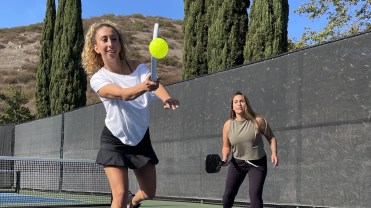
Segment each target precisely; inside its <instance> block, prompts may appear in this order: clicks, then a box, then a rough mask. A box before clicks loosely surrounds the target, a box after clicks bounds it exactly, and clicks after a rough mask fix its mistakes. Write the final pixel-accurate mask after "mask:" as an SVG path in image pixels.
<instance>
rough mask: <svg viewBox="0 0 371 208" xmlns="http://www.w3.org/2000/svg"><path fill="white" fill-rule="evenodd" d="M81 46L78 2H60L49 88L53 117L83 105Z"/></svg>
mask: <svg viewBox="0 0 371 208" xmlns="http://www.w3.org/2000/svg"><path fill="white" fill-rule="evenodd" d="M83 44H84V32H83V27H82V19H81V0H59V1H58V11H57V18H56V22H55V27H54V42H53V61H52V68H51V83H50V88H49V90H50V105H51V114H52V115H56V114H59V113H62V112H64V111H69V110H72V109H75V108H78V107H81V106H85V104H86V84H87V80H86V74H85V72H84V69H83V67H82V65H81V58H80V57H81V52H82V48H83Z"/></svg>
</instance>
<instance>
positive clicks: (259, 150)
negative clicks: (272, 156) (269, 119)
mask: <svg viewBox="0 0 371 208" xmlns="http://www.w3.org/2000/svg"><path fill="white" fill-rule="evenodd" d="M228 138H229V142H230V143H231V145H232V154H233V157H234V158H236V159H240V160H258V159H260V158H262V157H264V156H265V151H264V142H263V139H262V134H261V133H259V132H258V131H257V129H256V128H255V125H254V123H253V122H252V121H248V120H245V121H236V120H231V123H230V126H229V130H228Z"/></svg>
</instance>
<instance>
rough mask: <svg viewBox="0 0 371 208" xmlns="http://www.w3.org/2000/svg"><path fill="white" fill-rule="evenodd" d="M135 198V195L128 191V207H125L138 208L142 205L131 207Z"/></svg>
mask: <svg viewBox="0 0 371 208" xmlns="http://www.w3.org/2000/svg"><path fill="white" fill-rule="evenodd" d="M134 196H135V194H133V193H131V192H130V191H129V196H128V202H129V203H128V205H127V206H126V207H127V208H138V207H140V205H142V204H141V203H138V204H136V205H133V203H132V199H133V197H134Z"/></svg>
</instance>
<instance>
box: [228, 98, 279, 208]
mask: <svg viewBox="0 0 371 208" xmlns="http://www.w3.org/2000/svg"><path fill="white" fill-rule="evenodd" d="M263 136H264V137H265V138H266V139H267V140H268V142H269V145H270V149H271V153H272V154H271V162H272V165H273V167H276V166H277V165H278V159H277V140H276V137H275V136H274V134H273V132H272V130H271V128H270V127H269V125H268V123H267V122H266V120H265V119H264V117H262V116H260V115H257V114H256V113H255V112H254V111H253V110H252V108H251V106H250V103H249V101H248V100H247V98H246V96H244V95H243V94H242V93H241V92H240V91H237V92H236V93H235V94H234V95H233V96H232V99H231V113H230V117H229V119H228V120H227V121H226V122H225V124H224V127H223V146H222V160H223V162H224V163H225V164H228V165H229V167H228V173H227V179H226V185H225V190H224V195H223V207H224V208H230V207H232V206H233V203H234V199H235V197H236V195H237V193H238V189H239V187H240V186H241V184H242V182H243V181H244V179H245V177H246V175H248V179H249V195H250V207H251V208H262V207H263V186H264V181H265V177H266V175H267V157H266V153H265V151H264V143H263V140H262V138H263ZM231 153H232V158H231V160H230V161H229V162H228V158H229V155H230V154H231Z"/></svg>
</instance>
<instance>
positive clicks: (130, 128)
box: [90, 64, 157, 146]
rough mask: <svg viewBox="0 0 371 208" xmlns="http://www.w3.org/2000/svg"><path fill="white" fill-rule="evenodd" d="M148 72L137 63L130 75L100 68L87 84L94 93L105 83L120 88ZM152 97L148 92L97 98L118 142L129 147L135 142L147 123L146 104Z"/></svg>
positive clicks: (134, 81) (140, 79)
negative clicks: (137, 95) (129, 98)
mask: <svg viewBox="0 0 371 208" xmlns="http://www.w3.org/2000/svg"><path fill="white" fill-rule="evenodd" d="M149 73H150V71H149V69H148V67H147V66H146V65H145V64H140V65H139V66H138V67H137V68H136V69H135V70H134V71H133V72H132V73H131V74H130V75H121V74H116V73H113V72H111V71H109V70H107V69H105V68H104V67H102V68H101V69H100V70H99V71H97V72H96V73H95V74H94V75H93V76H92V78H91V79H90V86H91V88H92V89H93V90H94V91H95V92H97V93H98V91H99V89H100V88H102V87H103V86H105V85H107V84H115V85H117V86H120V87H122V88H129V87H134V86H135V85H137V84H139V83H141V82H143V81H144V80H145V79H146V78H147V77H148V76H149ZM156 98H157V97H156V95H155V94H153V93H152V92H148V91H147V92H145V93H144V94H143V95H141V96H139V97H137V98H136V99H135V100H121V99H107V98H103V97H100V99H101V101H102V103H103V105H104V107H105V108H106V119H105V124H106V126H107V128H108V129H109V130H110V131H111V132H112V134H113V135H114V136H116V137H117V138H119V139H120V140H121V142H122V143H124V144H126V145H130V146H135V145H137V144H138V143H139V142H140V141H141V140H142V138H143V136H144V134H145V133H146V131H147V129H148V126H149V103H150V101H152V100H154V99H156Z"/></svg>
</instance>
